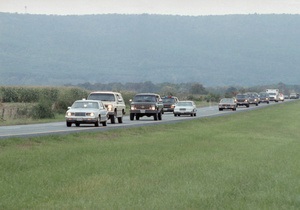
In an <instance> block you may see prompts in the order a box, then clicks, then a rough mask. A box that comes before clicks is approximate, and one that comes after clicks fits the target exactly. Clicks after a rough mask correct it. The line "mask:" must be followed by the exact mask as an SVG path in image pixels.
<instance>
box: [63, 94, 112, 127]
mask: <svg viewBox="0 0 300 210" xmlns="http://www.w3.org/2000/svg"><path fill="white" fill-rule="evenodd" d="M65 117H66V124H67V127H71V126H72V123H75V125H76V126H80V124H94V125H95V126H97V127H98V126H99V125H100V124H102V125H103V126H106V123H107V110H106V108H105V106H104V104H103V103H102V102H101V101H96V100H77V101H75V102H74V103H73V105H72V106H71V107H69V109H68V111H67V112H66V116H65Z"/></svg>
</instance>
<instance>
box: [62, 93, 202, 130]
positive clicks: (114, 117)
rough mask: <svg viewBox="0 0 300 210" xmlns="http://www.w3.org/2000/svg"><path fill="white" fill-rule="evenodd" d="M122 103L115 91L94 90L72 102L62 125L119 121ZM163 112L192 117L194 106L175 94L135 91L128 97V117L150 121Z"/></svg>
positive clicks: (122, 115)
mask: <svg viewBox="0 0 300 210" xmlns="http://www.w3.org/2000/svg"><path fill="white" fill-rule="evenodd" d="M125 109H126V106H125V102H124V99H123V97H122V95H121V93H118V92H111V91H105V92H104V91H96V92H91V93H90V94H89V95H88V97H87V99H82V100H77V101H75V102H74V103H73V104H72V106H71V107H68V110H67V112H66V115H65V118H66V125H67V127H71V126H72V124H75V125H76V126H80V125H81V124H94V125H95V126H99V125H100V124H102V125H103V126H106V125H107V121H108V120H110V122H111V124H115V123H116V121H118V123H123V117H124V115H125V113H126V112H125ZM164 112H173V113H174V116H175V117H176V116H180V115H190V116H196V113H197V108H196V105H195V103H194V102H193V101H179V100H178V98H177V97H174V96H166V97H163V98H161V97H160V95H159V94H155V93H139V94H136V95H135V96H134V98H133V99H130V114H129V118H130V120H134V119H136V120H139V119H140V118H141V117H144V116H147V117H153V118H154V120H162V115H163V114H164Z"/></svg>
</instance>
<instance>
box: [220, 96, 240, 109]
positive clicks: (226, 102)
mask: <svg viewBox="0 0 300 210" xmlns="http://www.w3.org/2000/svg"><path fill="white" fill-rule="evenodd" d="M236 106H237V105H236V102H235V100H234V98H222V99H221V100H220V103H219V111H223V110H224V109H231V110H232V111H236Z"/></svg>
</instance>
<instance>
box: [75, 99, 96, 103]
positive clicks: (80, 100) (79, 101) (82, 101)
mask: <svg viewBox="0 0 300 210" xmlns="http://www.w3.org/2000/svg"><path fill="white" fill-rule="evenodd" d="M75 102H100V101H99V100H84V99H82V100H76V101H75Z"/></svg>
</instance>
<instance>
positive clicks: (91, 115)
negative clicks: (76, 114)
mask: <svg viewBox="0 0 300 210" xmlns="http://www.w3.org/2000/svg"><path fill="white" fill-rule="evenodd" d="M85 115H86V116H88V117H94V116H95V113H94V112H90V113H86V114H85Z"/></svg>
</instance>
